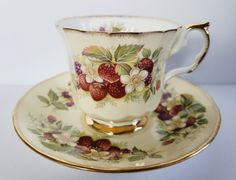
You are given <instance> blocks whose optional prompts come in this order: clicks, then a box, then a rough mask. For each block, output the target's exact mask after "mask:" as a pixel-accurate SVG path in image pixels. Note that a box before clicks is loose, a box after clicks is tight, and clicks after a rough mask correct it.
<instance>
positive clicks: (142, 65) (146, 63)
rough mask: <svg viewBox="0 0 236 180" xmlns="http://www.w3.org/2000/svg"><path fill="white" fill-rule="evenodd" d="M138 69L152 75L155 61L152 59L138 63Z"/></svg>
mask: <svg viewBox="0 0 236 180" xmlns="http://www.w3.org/2000/svg"><path fill="white" fill-rule="evenodd" d="M138 68H139V69H143V70H146V71H148V72H149V73H151V72H152V69H153V61H152V60H151V59H148V58H144V59H142V60H141V61H140V62H139V63H138Z"/></svg>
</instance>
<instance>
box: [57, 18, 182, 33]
mask: <svg viewBox="0 0 236 180" xmlns="http://www.w3.org/2000/svg"><path fill="white" fill-rule="evenodd" d="M97 17H105V18H107V17H111V18H112V17H117V18H122V17H127V18H145V19H156V20H164V21H168V22H171V23H173V24H175V25H177V28H172V29H167V30H163V31H134V32H132V31H128V32H107V31H93V30H83V29H78V28H72V27H66V26H63V25H62V22H63V21H66V20H69V19H76V18H77V19H78V18H80V19H84V18H97ZM56 27H57V28H60V29H63V30H72V31H78V32H81V33H90V34H105V35H139V34H150V33H165V32H170V31H177V30H178V29H180V28H182V27H183V26H181V25H180V24H179V23H177V22H175V21H172V20H169V19H164V18H159V17H148V16H130V15H89V16H74V17H67V18H63V19H60V20H58V21H57V22H56Z"/></svg>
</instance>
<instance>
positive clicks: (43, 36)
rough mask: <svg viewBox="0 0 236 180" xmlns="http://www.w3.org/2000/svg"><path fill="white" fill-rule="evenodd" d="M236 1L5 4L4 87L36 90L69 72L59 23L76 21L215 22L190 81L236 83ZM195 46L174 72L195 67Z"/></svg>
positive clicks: (194, 40) (0, 3)
mask: <svg viewBox="0 0 236 180" xmlns="http://www.w3.org/2000/svg"><path fill="white" fill-rule="evenodd" d="M235 4H236V3H235V1H234V0H198V1H195V0H178V1H171V0H135V1H134V0H86V1H79V0H70V1H68V0H60V1H58V0H50V1H48V0H40V1H32V0H21V1H17V0H0V84H35V83H37V82H39V81H40V80H43V79H46V78H48V77H50V76H53V75H55V74H58V73H60V72H63V71H67V70H68V64H67V54H66V51H65V47H64V44H63V42H62V39H61V37H60V35H59V33H58V32H57V30H56V29H55V27H54V24H55V21H56V20H58V19H60V18H63V17H67V16H75V15H91V14H127V15H144V16H158V17H164V18H168V19H173V20H175V21H177V22H180V23H182V24H191V23H195V22H205V21H210V22H211V27H210V34H211V42H212V43H211V48H210V52H209V54H208V56H207V58H206V59H205V61H204V62H203V64H202V65H201V66H200V68H199V69H198V70H197V71H196V72H194V73H193V74H191V75H187V76H186V78H188V79H190V80H191V81H193V82H195V83H197V84H199V83H201V84H203V83H204V84H206V83H207V84H209V83H210V84H226V83H236V78H235V77H236V76H235V75H236V71H235V70H234V68H235V65H236V61H235V60H234V58H233V57H234V52H235V41H236V36H235V28H236V21H235V18H236V11H235V7H236V6H235ZM189 39H190V41H189V46H188V47H187V48H185V49H184V50H183V51H182V52H181V53H180V54H178V55H176V56H175V57H173V58H172V59H171V60H170V61H169V62H170V63H169V68H173V67H176V66H181V65H184V64H190V63H191V61H192V60H193V57H194V55H195V54H196V52H198V50H199V48H200V46H201V42H202V39H201V36H200V33H192V34H191V35H190V37H189Z"/></svg>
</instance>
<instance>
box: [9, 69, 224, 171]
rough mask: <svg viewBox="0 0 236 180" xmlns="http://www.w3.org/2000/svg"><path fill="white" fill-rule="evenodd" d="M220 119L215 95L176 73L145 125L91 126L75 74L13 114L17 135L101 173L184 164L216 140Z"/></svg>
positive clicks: (27, 99) (33, 94) (49, 85)
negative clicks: (128, 128) (78, 99)
mask: <svg viewBox="0 0 236 180" xmlns="http://www.w3.org/2000/svg"><path fill="white" fill-rule="evenodd" d="M220 121H221V119H220V112H219V109H218V107H217V105H216V104H215V102H214V101H213V100H212V98H211V97H209V96H208V95H207V94H206V93H205V92H204V91H203V90H201V89H200V88H198V87H196V86H194V85H192V84H190V83H189V82H187V81H185V80H183V79H181V78H178V77H174V78H172V79H171V80H170V81H169V84H168V85H167V87H166V89H165V92H164V94H163V97H162V100H161V103H160V104H159V106H158V107H157V109H156V110H155V112H153V113H152V114H150V115H149V117H148V122H147V124H146V125H145V127H144V128H143V129H142V130H140V131H137V132H134V133H130V134H122V135H113V136H109V135H106V134H104V133H100V132H98V131H96V130H95V129H94V128H92V127H90V126H88V125H87V123H86V122H85V115H84V114H83V113H82V112H81V111H80V110H79V109H77V108H76V106H75V105H74V101H73V99H72V96H71V90H70V75H69V73H63V74H60V75H57V76H55V77H52V78H50V79H48V80H46V81H43V82H41V83H39V84H38V85H36V86H34V87H33V88H32V89H31V90H29V91H28V92H27V93H26V94H25V95H24V96H23V97H22V98H21V99H20V101H19V102H18V103H17V105H16V107H15V110H14V114H13V123H14V128H15V130H16V132H17V134H18V135H19V137H20V138H21V140H22V141H23V142H24V143H25V144H26V145H28V146H29V147H30V148H31V149H32V150H34V151H35V152H37V153H39V154H40V155H42V156H44V157H46V158H48V159H50V160H53V161H55V162H57V163H60V164H63V165H65V166H69V167H73V168H77V169H83V170H91V171H98V172H130V171H142V170H148V169H157V168H161V167H166V166H170V165H173V164H176V163H179V162H181V161H183V160H185V159H188V158H190V157H192V156H194V155H196V154H198V153H199V152H200V151H202V150H203V149H205V148H206V147H207V146H208V145H209V144H210V143H211V142H212V141H213V139H214V138H215V136H216V134H217V132H218V130H219V127H220Z"/></svg>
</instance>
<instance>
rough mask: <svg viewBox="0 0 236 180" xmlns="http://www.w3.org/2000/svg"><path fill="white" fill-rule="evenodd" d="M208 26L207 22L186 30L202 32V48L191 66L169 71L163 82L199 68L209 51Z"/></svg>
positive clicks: (191, 26)
mask: <svg viewBox="0 0 236 180" xmlns="http://www.w3.org/2000/svg"><path fill="white" fill-rule="evenodd" d="M209 25H210V24H209V22H207V23H203V24H194V25H190V26H188V27H187V28H186V31H187V33H189V32H190V31H191V30H199V31H200V32H202V35H203V36H204V40H205V42H204V46H203V48H202V49H201V51H200V52H199V53H198V54H197V56H196V57H195V61H194V63H193V64H192V65H190V66H187V67H181V68H177V69H173V70H171V71H169V72H168V73H167V74H166V75H165V82H167V81H168V80H169V79H170V78H172V77H173V76H175V75H177V74H181V73H191V72H193V71H194V70H195V69H196V68H197V67H198V66H199V64H200V63H201V62H202V60H203V59H204V57H205V56H206V54H207V52H208V49H209V45H210V36H209V32H208V27H209ZM187 33H186V34H187Z"/></svg>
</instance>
